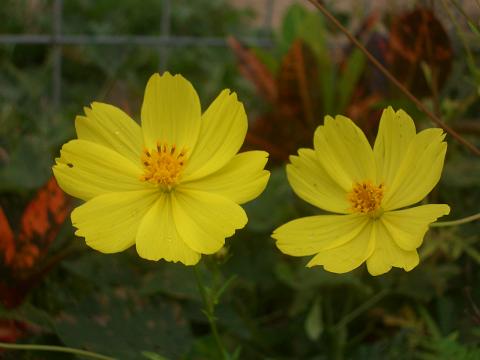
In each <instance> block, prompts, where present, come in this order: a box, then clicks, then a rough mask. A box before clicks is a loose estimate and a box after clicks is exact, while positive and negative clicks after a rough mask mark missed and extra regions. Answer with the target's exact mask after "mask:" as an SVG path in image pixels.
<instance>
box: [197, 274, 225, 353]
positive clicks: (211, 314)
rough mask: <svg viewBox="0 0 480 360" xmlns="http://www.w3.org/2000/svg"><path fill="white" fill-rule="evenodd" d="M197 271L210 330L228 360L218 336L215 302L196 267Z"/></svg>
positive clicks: (220, 350)
mask: <svg viewBox="0 0 480 360" xmlns="http://www.w3.org/2000/svg"><path fill="white" fill-rule="evenodd" d="M194 270H195V279H196V280H197V285H198V290H199V291H200V295H201V296H202V300H203V305H204V306H205V309H204V310H203V313H204V314H205V316H206V317H207V319H208V323H209V324H210V329H211V331H212V334H213V337H214V339H215V342H216V343H217V347H218V350H219V352H220V354H221V357H222V358H223V359H228V358H229V356H228V353H227V351H226V350H225V347H224V346H223V343H222V340H221V339H220V335H219V334H218V329H217V323H216V321H215V320H216V318H215V300H214V299H212V297H211V294H209V293H207V289H206V287H205V285H204V283H203V280H202V276H201V275H200V272H199V270H198V266H194Z"/></svg>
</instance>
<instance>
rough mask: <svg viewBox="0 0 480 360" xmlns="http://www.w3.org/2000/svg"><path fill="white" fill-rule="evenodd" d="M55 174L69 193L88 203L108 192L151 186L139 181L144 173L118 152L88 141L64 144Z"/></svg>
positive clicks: (61, 185) (55, 167)
mask: <svg viewBox="0 0 480 360" xmlns="http://www.w3.org/2000/svg"><path fill="white" fill-rule="evenodd" d="M56 162H57V164H56V165H55V166H54V167H53V173H54V174H55V178H56V179H57V182H58V184H59V185H60V187H61V188H62V189H63V190H64V191H65V192H66V193H68V194H70V195H72V196H75V197H77V198H80V199H83V200H88V199H91V198H92V197H94V196H97V195H100V194H105V193H109V192H120V191H128V190H140V189H145V188H148V187H150V185H149V184H148V183H145V182H141V181H139V178H140V176H141V173H142V170H141V169H140V167H139V166H138V165H135V164H134V163H132V162H131V161H130V160H127V159H126V158H124V157H123V156H121V155H120V154H119V153H117V152H115V151H113V150H111V149H109V148H107V147H105V146H102V145H98V144H95V143H93V142H90V141H85V140H72V141H70V142H68V143H67V144H65V145H63V147H62V150H61V152H60V157H59V158H57V159H56Z"/></svg>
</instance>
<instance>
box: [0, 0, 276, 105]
mask: <svg viewBox="0 0 480 360" xmlns="http://www.w3.org/2000/svg"><path fill="white" fill-rule="evenodd" d="M161 1H162V16H161V17H160V34H159V35H158V36H153V35H145V36H142V35H63V34H62V23H63V2H64V0H54V1H53V6H52V25H53V26H52V29H53V31H52V33H51V34H44V35H35V34H0V45H7V44H8V45H12V44H13V45H15V44H23V45H38V44H43V45H50V46H51V47H52V57H53V59H52V63H53V64H52V69H53V70H52V105H53V108H54V109H58V108H59V107H60V104H61V94H62V47H63V46H66V45H111V46H121V45H141V46H149V47H152V48H156V49H158V50H159V56H160V61H159V70H160V71H163V70H166V64H167V60H168V49H169V48H171V47H187V46H196V47H218V46H220V47H224V46H227V41H226V39H225V38H224V37H205V36H201V37H200V36H177V35H175V34H172V33H171V13H172V2H173V1H174V0H161ZM274 3H275V0H265V11H264V13H265V16H264V19H263V25H262V27H263V28H264V30H265V31H264V32H263V33H264V34H270V33H271V29H272V13H273V8H274ZM242 41H244V42H245V43H247V44H249V45H255V46H260V47H268V46H270V45H271V38H270V37H268V36H267V35H265V36H262V37H249V38H242Z"/></svg>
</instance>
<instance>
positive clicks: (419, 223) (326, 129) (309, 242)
mask: <svg viewBox="0 0 480 360" xmlns="http://www.w3.org/2000/svg"><path fill="white" fill-rule="evenodd" d="M444 137H445V135H444V134H443V132H442V130H441V129H426V130H423V131H421V132H419V133H418V134H416V130H415V124H414V123H413V121H412V119H411V118H410V117H409V116H408V115H407V114H406V113H405V112H404V111H402V110H399V111H397V112H394V110H393V109H392V108H391V107H389V108H388V109H385V110H384V111H383V114H382V118H381V120H380V127H379V130H378V135H377V139H376V141H375V145H374V147H373V149H372V148H371V146H370V144H369V143H368V140H367V139H366V137H365V135H364V134H363V132H362V131H361V130H360V129H359V128H358V127H357V126H356V125H355V124H354V123H353V122H352V121H351V120H350V119H348V118H346V117H344V116H337V117H336V118H335V119H333V118H331V117H328V116H327V117H326V118H325V124H324V125H323V126H320V127H318V128H317V130H316V132H315V136H314V148H315V149H314V150H312V149H300V150H299V152H298V154H299V155H298V156H291V158H290V161H291V164H289V165H287V175H288V180H289V182H290V184H291V186H292V188H293V190H294V191H295V193H296V194H297V195H298V196H299V197H301V198H302V199H304V200H305V201H307V202H309V203H310V204H313V205H315V206H317V207H319V208H320V209H324V210H327V211H330V212H333V213H337V214H341V215H318V216H310V217H305V218H300V219H297V220H293V221H291V222H289V223H287V224H285V225H283V226H280V227H279V228H278V229H276V230H275V232H274V233H273V235H272V237H273V238H275V239H276V240H277V243H276V244H277V246H278V248H279V249H280V250H281V251H282V252H283V253H285V254H289V255H293V256H307V255H315V256H314V257H313V258H312V259H311V260H310V262H309V263H308V264H307V266H308V267H311V266H315V265H323V267H324V268H325V270H328V271H331V272H336V273H344V272H347V271H350V270H353V269H355V268H356V267H358V266H360V265H361V264H362V263H363V262H364V261H366V262H367V268H368V271H369V272H370V274H372V275H380V274H383V273H386V272H387V271H389V270H390V269H391V268H392V266H394V267H399V268H403V269H405V270H406V271H410V270H411V269H413V268H414V267H415V266H417V265H418V262H419V258H418V253H417V250H416V249H417V248H418V247H419V246H420V245H421V244H422V241H423V237H424V235H425V233H426V231H427V230H428V227H429V224H430V223H432V222H434V221H435V220H436V219H437V218H438V217H440V216H443V215H446V214H448V213H449V211H450V208H449V207H448V205H445V204H431V205H421V206H417V207H412V208H405V207H407V206H409V205H412V204H415V203H417V202H419V201H420V200H422V199H423V198H424V197H425V196H426V195H427V194H428V193H429V192H430V191H431V190H432V189H433V187H434V186H435V185H436V184H437V182H438V180H439V179H440V174H441V172H442V168H443V161H444V159H445V153H446V151H447V144H446V143H445V142H444V141H443V139H444Z"/></svg>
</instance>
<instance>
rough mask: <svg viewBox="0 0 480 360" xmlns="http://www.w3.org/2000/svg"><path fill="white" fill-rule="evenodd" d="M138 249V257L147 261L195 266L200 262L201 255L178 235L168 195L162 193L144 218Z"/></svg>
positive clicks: (138, 239)
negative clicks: (165, 261) (178, 262)
mask: <svg viewBox="0 0 480 360" xmlns="http://www.w3.org/2000/svg"><path fill="white" fill-rule="evenodd" d="M136 247H137V252H138V255H140V257H142V258H144V259H147V260H160V259H165V260H167V261H173V262H177V261H180V262H181V263H183V264H185V265H195V264H196V263H197V262H198V261H199V260H200V254H199V253H197V252H195V251H193V250H192V249H190V248H189V247H188V246H187V244H185V242H184V241H183V240H182V238H181V237H180V236H179V235H178V232H177V228H176V227H175V222H174V221H173V214H172V202H171V199H170V194H168V193H162V196H161V197H160V198H159V199H158V200H157V202H156V203H155V204H154V205H153V206H152V207H151V208H150V210H149V211H148V212H147V214H146V215H145V216H144V217H143V219H142V222H141V223H140V227H139V229H138V233H137V238H136Z"/></svg>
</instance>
